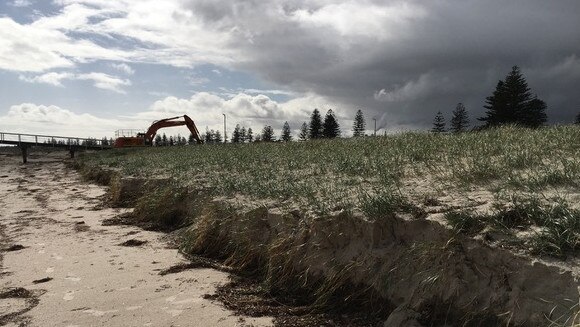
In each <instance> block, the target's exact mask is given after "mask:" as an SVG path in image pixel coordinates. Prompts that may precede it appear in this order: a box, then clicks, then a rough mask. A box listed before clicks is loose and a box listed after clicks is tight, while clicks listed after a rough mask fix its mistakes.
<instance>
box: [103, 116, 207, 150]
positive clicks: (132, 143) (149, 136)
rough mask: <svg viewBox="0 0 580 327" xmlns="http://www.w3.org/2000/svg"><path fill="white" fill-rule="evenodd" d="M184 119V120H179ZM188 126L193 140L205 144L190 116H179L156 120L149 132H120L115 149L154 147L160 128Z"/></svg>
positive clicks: (117, 133)
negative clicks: (154, 140)
mask: <svg viewBox="0 0 580 327" xmlns="http://www.w3.org/2000/svg"><path fill="white" fill-rule="evenodd" d="M179 118H183V120H178V119H179ZM183 125H185V126H187V128H188V129H189V131H190V132H191V134H192V135H193V138H194V139H195V140H196V142H197V144H203V140H202V139H201V136H200V134H199V131H198V130H197V127H196V126H195V123H194V122H193V120H191V118H189V116H187V115H183V116H177V117H172V118H165V119H161V120H156V121H154V122H153V124H151V126H150V127H149V128H148V129H147V132H142V131H136V130H118V131H116V132H115V136H117V139H116V140H115V144H114V147H115V148H127V147H143V146H152V145H153V139H154V138H155V135H156V134H157V131H158V130H159V129H160V128H164V127H174V126H183Z"/></svg>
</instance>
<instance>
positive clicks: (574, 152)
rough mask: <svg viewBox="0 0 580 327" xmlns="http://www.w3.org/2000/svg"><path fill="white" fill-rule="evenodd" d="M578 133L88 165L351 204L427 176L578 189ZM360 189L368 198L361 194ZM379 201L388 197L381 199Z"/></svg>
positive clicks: (422, 139)
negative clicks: (375, 191) (373, 192)
mask: <svg viewBox="0 0 580 327" xmlns="http://www.w3.org/2000/svg"><path fill="white" fill-rule="evenodd" d="M579 140H580V128H578V127H575V126H561V127H550V128H542V129H536V130H530V129H521V128H516V127H506V128H499V129H491V130H487V131H482V132H474V133H463V134H459V135H433V134H428V133H411V132H409V133H402V134H398V135H393V136H386V137H368V138H360V139H339V140H319V141H318V140H317V141H309V142H290V143H256V144H226V145H204V146H187V147H158V148H157V147H154V148H144V149H121V150H113V151H103V152H100V153H96V154H91V155H90V156H83V157H81V158H80V159H79V160H81V161H82V162H83V163H84V164H88V165H89V166H105V167H111V168H115V169H120V171H121V172H122V173H123V175H133V176H163V177H170V178H172V179H174V180H175V181H176V182H177V183H179V184H182V185H185V186H194V187H206V188H210V189H212V190H213V191H214V192H215V193H216V194H220V195H233V194H244V195H249V196H252V197H255V198H269V199H276V200H280V199H293V200H296V201H300V202H304V203H308V204H314V203H335V204H336V203H338V204H341V205H344V206H353V205H354V204H355V203H356V202H357V199H358V198H359V197H360V196H361V193H362V192H367V193H368V190H369V189H372V188H379V189H384V188H389V187H396V186H398V185H400V183H401V181H402V180H404V179H408V178H415V177H425V176H429V177H430V178H432V179H434V182H437V183H443V184H445V185H454V187H457V186H458V185H459V186H464V187H469V186H470V185H489V184H490V183H495V186H496V187H505V188H528V189H534V190H541V189H544V188H546V187H551V186H552V187H553V186H575V187H578V186H579V185H580V156H578V153H580V141H579ZM357 189H358V190H361V191H360V192H358V194H357V191H353V190H357ZM377 196H381V195H380V194H379V195H377Z"/></svg>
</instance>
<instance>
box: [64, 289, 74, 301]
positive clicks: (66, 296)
mask: <svg viewBox="0 0 580 327" xmlns="http://www.w3.org/2000/svg"><path fill="white" fill-rule="evenodd" d="M74 294H75V292H74V291H68V292H66V293H65V294H64V296H63V297H62V299H63V300H65V301H72V300H73V299H74V298H75V295H74Z"/></svg>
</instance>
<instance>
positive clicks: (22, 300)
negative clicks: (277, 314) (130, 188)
mask: <svg viewBox="0 0 580 327" xmlns="http://www.w3.org/2000/svg"><path fill="white" fill-rule="evenodd" d="M66 155H67V153H65V152H60V153H59V152H55V153H51V154H48V155H46V154H43V155H41V156H34V155H31V158H30V161H29V164H27V165H22V164H21V161H20V157H19V156H17V155H3V154H0V249H3V250H6V249H7V247H9V246H13V245H15V244H20V245H23V246H24V247H25V248H23V249H20V250H15V251H3V252H0V256H3V259H1V258H0V269H1V270H0V325H2V324H3V323H7V326H18V325H21V324H26V325H27V324H30V325H32V326H248V325H252V326H269V325H271V324H272V319H271V318H248V317H239V316H234V315H233V313H232V312H230V311H227V310H225V309H224V308H223V307H221V306H220V305H219V304H217V303H212V302H211V301H209V300H205V299H203V295H204V294H213V292H214V291H215V288H216V285H219V284H221V283H225V282H226V281H227V274H225V273H222V272H219V271H216V270H212V269H195V270H186V271H183V272H179V273H175V274H168V275H165V276H160V275H159V271H161V270H163V269H166V268H169V267H171V266H173V265H176V264H179V263H181V262H184V261H185V259H184V258H183V257H182V256H181V255H180V254H178V252H177V250H175V249H170V248H168V247H167V244H166V243H165V242H164V241H163V239H162V237H163V235H164V234H162V233H157V232H148V231H143V230H141V229H139V228H136V227H131V226H102V225H101V221H102V220H104V219H107V218H111V217H113V216H115V215H117V214H119V213H121V212H122V209H111V208H104V209H102V208H99V205H100V204H101V200H100V197H101V196H103V195H104V194H105V192H106V189H105V188H104V187H101V186H96V185H92V184H86V183H83V182H81V181H80V179H79V176H78V174H77V173H76V172H74V171H73V170H70V169H67V168H66V167H65V165H64V164H63V162H62V159H63V158H65V157H66ZM128 240H140V241H146V243H144V244H143V245H140V246H134V247H127V246H120V245H119V244H120V243H123V242H125V241H128ZM50 278H51V279H50ZM42 279H45V280H47V279H49V280H48V281H44V282H43V280H42ZM34 281H36V282H37V283H34ZM15 288H19V289H16V290H17V291H14V289H15ZM11 290H12V293H14V294H12V293H10V294H7V293H6V292H8V291H11ZM2 294H4V296H2ZM3 297H4V298H3ZM29 308H30V310H28V309H29ZM27 310H28V311H27ZM7 315H8V316H7ZM2 317H4V318H2Z"/></svg>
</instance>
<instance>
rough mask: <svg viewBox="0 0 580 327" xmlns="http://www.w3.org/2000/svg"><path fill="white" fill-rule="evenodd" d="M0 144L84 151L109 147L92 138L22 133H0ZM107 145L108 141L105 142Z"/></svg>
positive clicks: (101, 141)
mask: <svg viewBox="0 0 580 327" xmlns="http://www.w3.org/2000/svg"><path fill="white" fill-rule="evenodd" d="M0 143H5V144H14V145H36V146H54V147H71V148H72V147H74V148H86V149H89V148H90V149H98V148H100V149H107V148H110V147H111V146H110V145H109V144H105V143H104V142H103V140H99V139H94V138H80V137H70V136H55V135H38V134H22V133H5V132H0ZM107 143H108V141H107Z"/></svg>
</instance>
